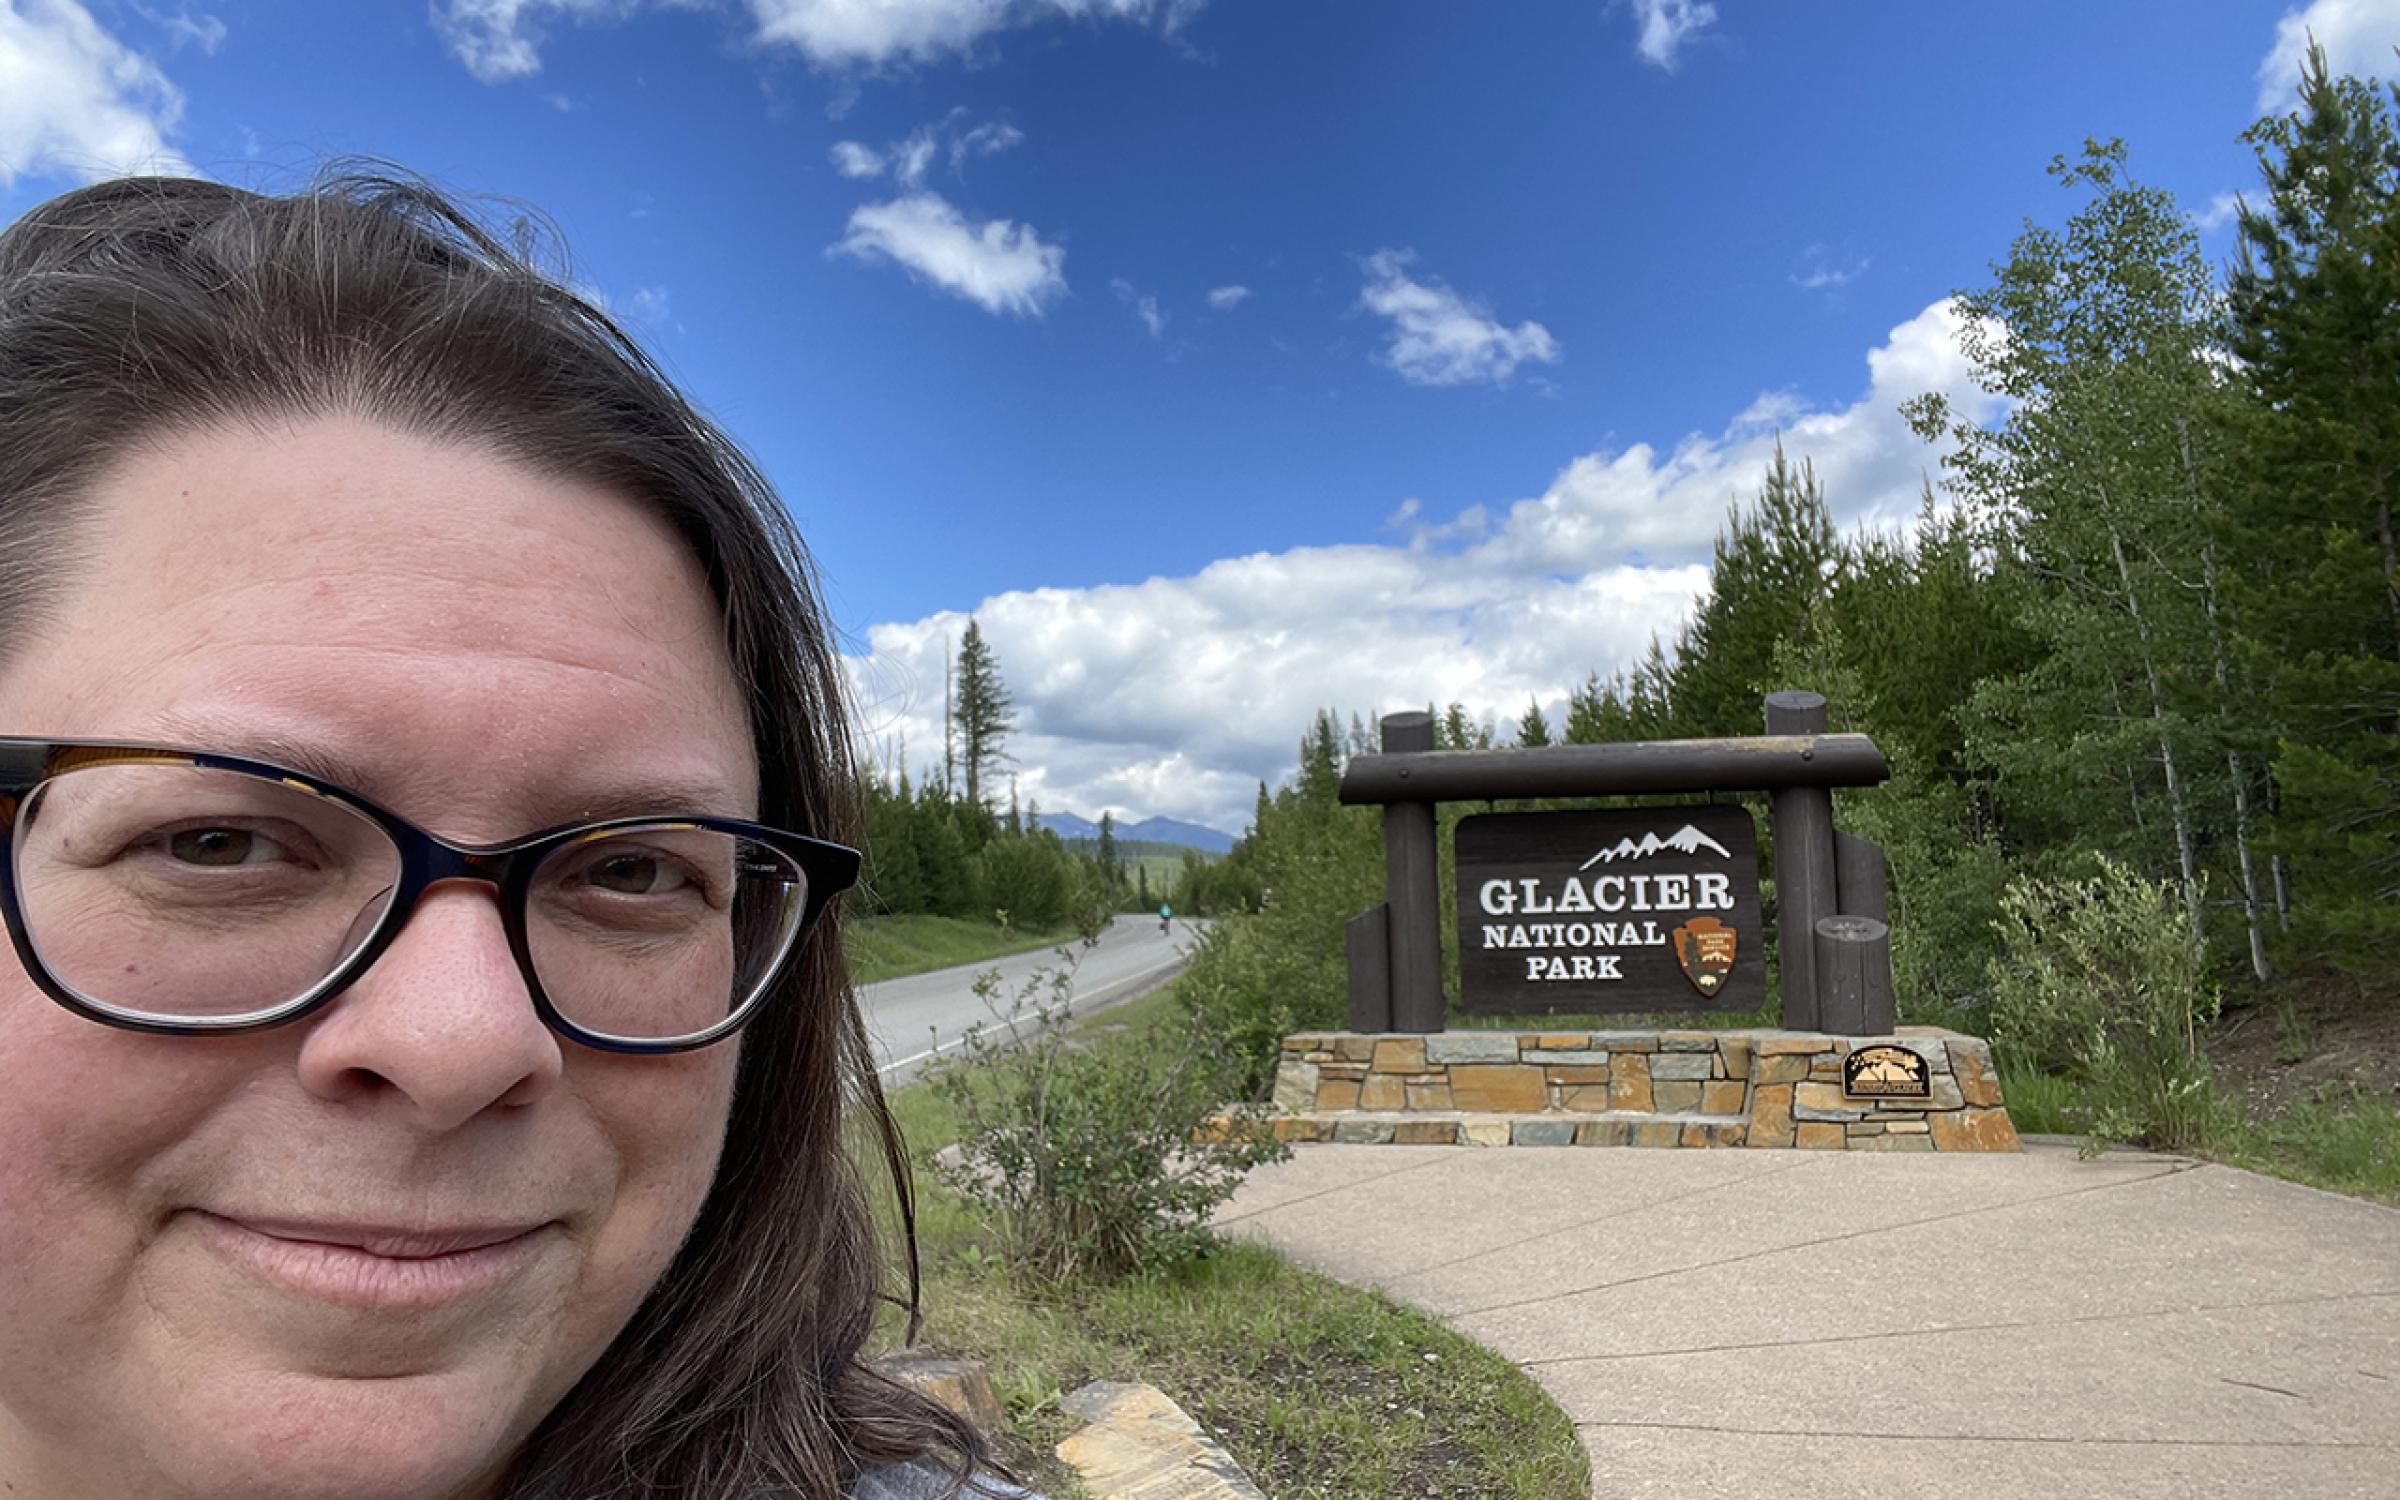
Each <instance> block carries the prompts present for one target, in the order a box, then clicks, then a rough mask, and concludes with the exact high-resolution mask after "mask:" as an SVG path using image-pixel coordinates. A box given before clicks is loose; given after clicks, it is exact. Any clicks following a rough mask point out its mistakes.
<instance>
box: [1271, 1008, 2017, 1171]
mask: <svg viewBox="0 0 2400 1500" xmlns="http://www.w3.org/2000/svg"><path fill="white" fill-rule="evenodd" d="M1879 1043H1889V1044H1895V1045H1898V1046H1901V1047H1905V1048H1907V1049H1909V1050H1910V1051H1912V1052H1914V1053H1916V1054H1917V1055H1918V1056H1919V1057H1922V1058H1923V1059H1925V1063H1926V1071H1927V1074H1928V1078H1929V1081H1930V1086H1931V1095H1932V1096H1931V1097H1930V1098H1925V1099H1896V1098H1860V1097H1853V1096H1851V1095H1848V1094H1845V1093H1844V1092H1843V1091H1842V1063H1843V1060H1844V1059H1846V1058H1847V1057H1848V1056H1849V1055H1850V1053H1851V1051H1852V1050H1853V1049H1854V1048H1859V1047H1868V1046H1874V1045H1877V1044H1879ZM1268 1118H1269V1119H1270V1120H1271V1121H1272V1122H1273V1126H1274V1130H1275V1133H1276V1134H1277V1135H1278V1136H1281V1137H1282V1138H1284V1139H1286V1140H1291V1141H1336V1142H1346V1143H1356V1144H1370V1145H1380V1144H1391V1145H1401V1146H1411V1145H1416V1146H1435V1145H1438V1146H1447V1145H1477V1146H1570V1145H1572V1146H1745V1147H1753V1148H1761V1149H1795V1150H1821V1151H2014V1150H2017V1149H2018V1145H2017V1132H2016V1127H2015V1126H2014V1125H2012V1124H2011V1123H2010V1122H2009V1118H2008V1110H2007V1108H2006V1106H2005V1104H2004V1103H2003V1101H2002V1099H2001V1097H2000V1080H1999V1076H1998V1074H1997V1073H1995V1072H1994V1070H1993V1068H1992V1051H1991V1046H1990V1044H1989V1043H1987V1042H1985V1041H1983V1040H1982V1039H1980V1038H1977V1037H1971V1036H1962V1035H1960V1034H1959V1033H1957V1032H1953V1031H1944V1030H1941V1029H1939V1028H1936V1027H1927V1026H1917V1027H1910V1026H1904V1027H1901V1028H1900V1030H1899V1032H1898V1034H1897V1035H1894V1036H1888V1037H1843V1036H1828V1035H1824V1034H1822V1033H1818V1032H1802V1031H1572V1032H1537V1031H1515V1032H1511V1031H1444V1032H1435V1033H1433V1034H1430V1035H1422V1036H1419V1035H1371V1034H1362V1033H1354V1032H1302V1033H1300V1034H1298V1035H1295V1036H1290V1037H1286V1038H1285V1039H1284V1042H1283V1055H1282V1058H1281V1061H1280V1064H1279V1066H1278V1068H1277V1071H1276V1078H1275V1110H1274V1113H1273V1114H1271V1115H1270V1116H1269V1117H1268Z"/></svg>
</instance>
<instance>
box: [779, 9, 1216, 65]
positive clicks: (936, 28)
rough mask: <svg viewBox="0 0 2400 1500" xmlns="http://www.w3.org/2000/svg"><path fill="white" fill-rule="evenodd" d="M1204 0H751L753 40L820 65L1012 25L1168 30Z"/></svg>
mask: <svg viewBox="0 0 2400 1500" xmlns="http://www.w3.org/2000/svg"><path fill="white" fill-rule="evenodd" d="M1202 3H1203V0H748V4H749V9H750V15H751V19H752V20H753V21H754V22H755V23H756V24H757V28H758V38H759V40H761V41H764V42H773V43H779V44H782V45H786V46H791V47H796V48H798V49H799V50H800V51H801V52H802V53H803V54H804V55H806V56H807V58H808V60H809V61H811V62H813V63H817V64H819V65H821V66H827V67H840V66H845V65H853V64H856V65H863V66H867V67H875V66H879V65H882V64H885V63H907V62H928V61H931V60H933V59H936V58H940V57H943V56H947V55H949V54H953V53H959V52H965V51H968V50H970V49H971V48H973V47H974V46H975V44H976V43H978V42H980V41H982V40H983V39H984V38H986V37H988V36H990V35H992V34H993V33H994V32H997V31H1001V30H1003V29H1006V28H1008V27H1012V26H1028V25H1034V24H1037V23H1040V22H1044V21H1057V20H1072V21H1091V22H1100V21H1122V22H1130V23H1132V24H1135V25H1141V26H1156V27H1157V28H1158V29H1159V30H1160V31H1162V32H1166V33H1170V34H1171V33H1173V32H1174V31H1175V30H1177V29H1178V28H1179V27H1181V26H1182V25H1183V23H1184V22H1185V21H1186V20H1188V19H1190V18H1191V16H1192V15H1194V14H1195V13H1197V12H1198V10H1199V9H1200V6H1201V4H1202Z"/></svg>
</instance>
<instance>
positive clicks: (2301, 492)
mask: <svg viewBox="0 0 2400 1500" xmlns="http://www.w3.org/2000/svg"><path fill="white" fill-rule="evenodd" d="M2245 139H2247V140H2248V141H2249V142H2250V143H2251V144H2252V146H2253V147H2254V148H2255V149H2256V151H2257V153H2258V159H2259V166H2260V169H2261V172H2262V174H2263V176H2264V178H2265V188H2266V202H2265V203H2264V204H2263V205H2262V206H2261V207H2259V208H2257V209H2251V208H2249V207H2248V206H2246V205H2245V207H2244V209H2243V212H2242V217H2241V233H2242V245H2241V258H2240V261H2239V262H2238V263H2237V265H2236V267H2235V270H2234V274H2233V278H2232V284H2231V286H2230V289H2229V300H2230V302H2231V305H2232V324H2233V331H2232V336H2231V340H2230V342H2231V345H2232V351H2233V354H2234V355H2235V358H2236V362H2237V371H2238V374H2237V378H2238V379H2239V381H2240V383H2241V385H2242V387H2243V393H2244V395H2245V396H2246V398H2247V399H2246V400H2245V401H2244V402H2243V403H2242V409H2241V412H2240V414H2239V416H2238V417H2237V418H2236V420H2235V422H2234V424H2233V439H2234V440H2233V442H2232V444H2231V447H2232V449H2233V454H2234V467H2235V472H2236V473H2237V475H2238V479H2237V481H2236V482H2235V483H2234V484H2233V485H2232V486H2231V487H2230V490H2229V495H2228V498H2229V499H2230V501H2231V502H2232V503H2231V506H2230V514H2229V516H2228V518H2227V524H2226V528H2225V529H2226V539H2227V547H2226V556H2227V558H2228V559H2229V560H2233V559H2238V560H2239V561H2238V563H2237V564H2234V565H2231V566H2229V567H2228V570H2227V572H2228V580H2227V581H2228V585H2229V588H2230V590H2231V592H2232V593H2233V594H2234V596H2235V599H2236V603H2237V606H2238V611H2237V619H2236V624H2235V631H2236V634H2237V636H2238V638H2239V640H2240V643H2241V647H2242V651H2241V654H2242V657H2243V660H2244V663H2245V665H2246V667H2247V668H2248V669H2249V671H2250V672H2251V673H2252V674H2253V675H2254V677H2255V678H2256V679H2257V681H2258V682H2259V684H2260V685H2261V687H2262V689H2263V691H2262V693H2261V705H2260V706H2261V708H2262V709H2263V711H2264V717H2265V719H2266V722H2267V725H2268V727H2269V728H2270V729H2271V731H2272V733H2273V735H2274V736H2275V741H2276V743H2275V757H2274V776H2275V793H2276V804H2277V805H2276V807H2275V810H2274V813H2273V818H2272V835H2271V836H2272V840H2273V843H2274V845H2275V847H2276V850H2277V852H2278V853H2279V854H2281V855H2284V856H2287V857H2288V858H2289V860H2290V862H2291V868H2292V871H2293V879H2294V884H2295V886H2296V888H2297V892H2298V894H2297V896H2296V898H2295V901H2294V910H2295V914H2296V916H2297V917H2298V919H2299V921H2300V924H2301V928H2302V935H2303V938H2304V939H2305V940H2306V942H2307V945H2308V946H2309V947H2312V948H2315V947H2322V948H2323V949H2324V950H2326V951H2327V952H2328V953H2329V954H2330V956H2332V957H2333V958H2335V959H2336V960H2337V961H2344V962H2349V963H2358V962H2363V961H2365V960H2366V959H2367V958H2368V956H2369V955H2370V954H2377V955H2380V956H2381V958H2382V960H2383V961H2384V962H2387V963H2388V962H2389V961H2390V958H2391V955H2392V953H2393V951H2394V945H2395V943H2400V135H2396V134H2395V131H2394V126H2393V117H2392V111H2391V109H2390V108H2389V107H2388V106H2387V104H2386V101H2385V99H2384V98H2383V96H2382V95H2381V93H2379V92H2378V91H2377V90H2376V89H2375V88H2373V87H2371V86H2370V85H2368V84H2367V83H2365V82H2362V81H2361V80H2359V79H2355V78H2339V79H2337V78H2334V77H2331V76H2330V75H2329V72H2328V69H2327V66H2326V61H2325V54H2324V51H2323V49H2322V48H2319V47H2316V46H2314V45H2312V46H2311V48H2310V49H2309V56H2308V59H2307V61H2306V63H2305V64H2304V66H2303V68H2302V71H2301V87H2300V107H2299V109H2298V110H2296V111H2294V112H2293V113H2291V114H2289V115H2284V116H2280V117H2275V118H2270V119H2266V120H2262V121H2261V122H2259V124H2258V125H2256V126H2255V127H2253V128H2252V129H2251V131H2250V132H2249V134H2248V135H2247V136H2246V137H2245Z"/></svg>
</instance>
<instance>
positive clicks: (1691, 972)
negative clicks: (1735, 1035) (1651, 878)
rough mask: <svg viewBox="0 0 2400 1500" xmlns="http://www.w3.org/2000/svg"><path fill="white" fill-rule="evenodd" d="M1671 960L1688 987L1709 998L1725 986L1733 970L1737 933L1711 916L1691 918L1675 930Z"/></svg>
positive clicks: (1714, 996)
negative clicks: (1675, 964)
mask: <svg viewBox="0 0 2400 1500" xmlns="http://www.w3.org/2000/svg"><path fill="white" fill-rule="evenodd" d="M1673 936H1674V938H1675V961H1676V962H1677V963H1679V964H1681V965H1683V977H1684V978H1686V979H1688V980H1690V981H1691V982H1692V988H1693V989H1696V990H1698V991H1699V992H1700V993H1701V994H1703V995H1706V996H1708V997H1709V998H1711V999H1714V998H1716V993H1717V991H1719V990H1721V989H1723V988H1725V981H1726V979H1727V978H1728V977H1729V976H1730V975H1731V974H1732V973H1733V948H1734V942H1735V939H1736V938H1737V936H1738V934H1736V933H1735V932H1734V930H1733V929H1732V928H1730V927H1728V926H1726V925H1725V924H1724V923H1723V922H1720V921H1718V920H1717V919H1716V918H1715V917H1694V918H1692V919H1691V920H1690V921H1688V922H1686V923H1684V924H1683V925H1682V926H1681V927H1678V928H1676V929H1675V931H1674V934H1673Z"/></svg>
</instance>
